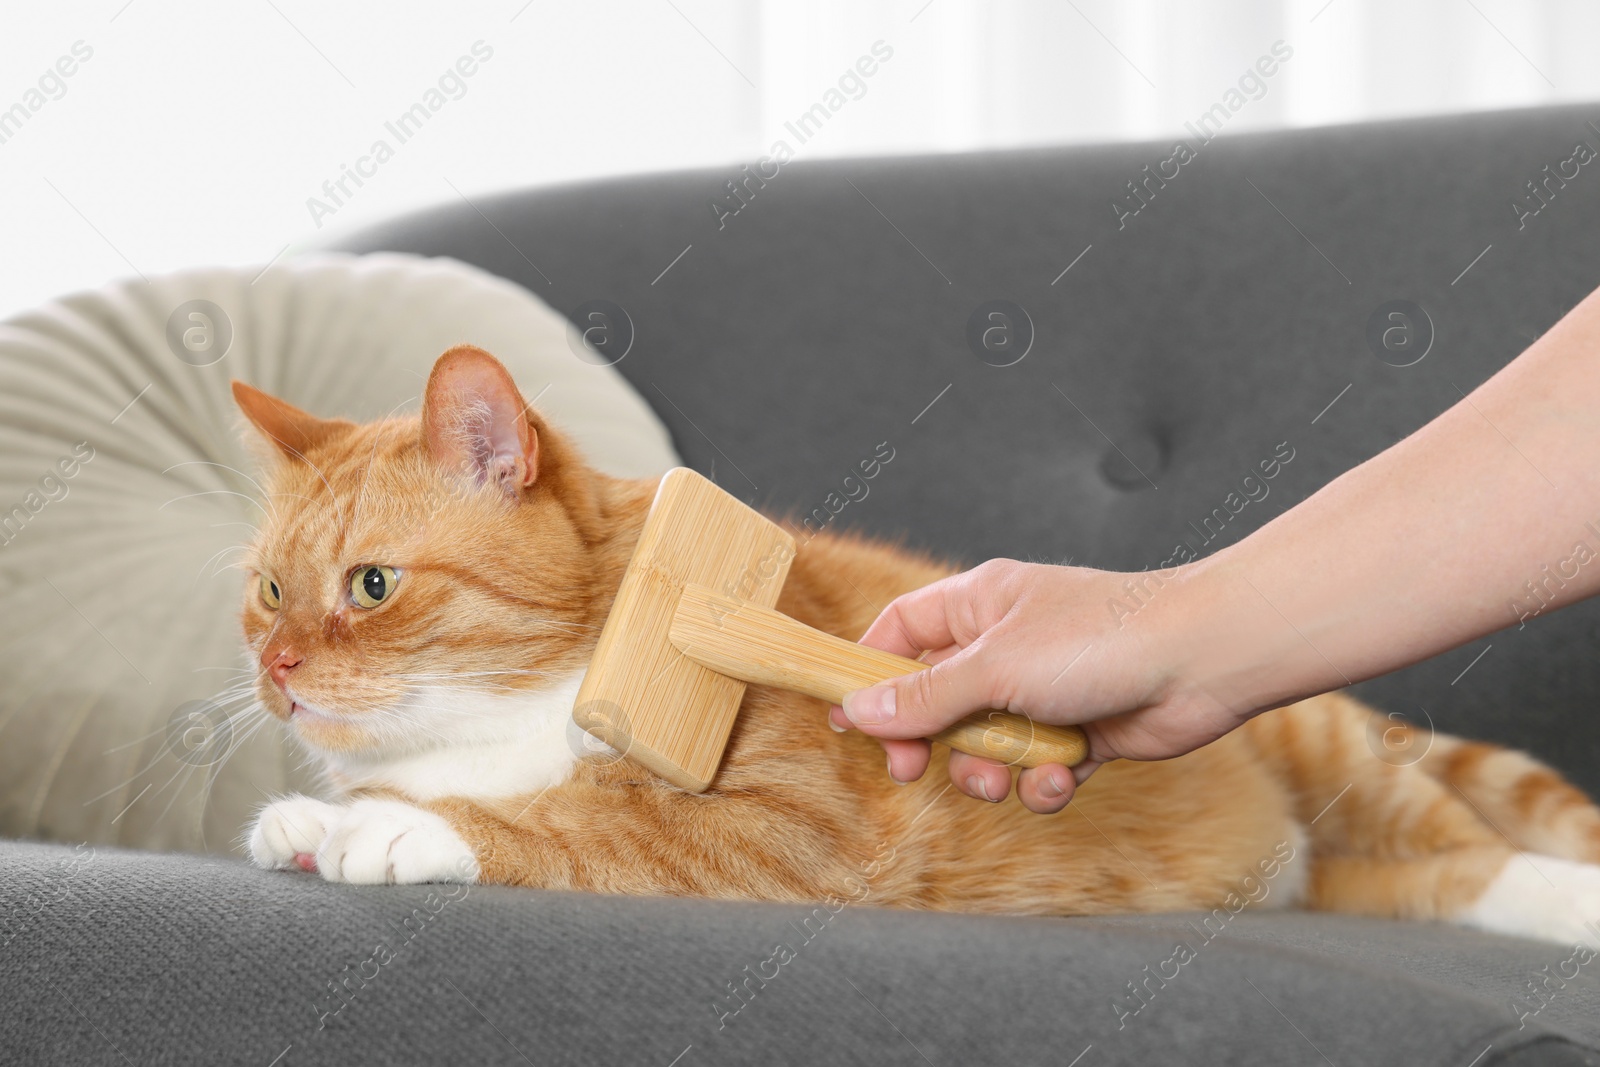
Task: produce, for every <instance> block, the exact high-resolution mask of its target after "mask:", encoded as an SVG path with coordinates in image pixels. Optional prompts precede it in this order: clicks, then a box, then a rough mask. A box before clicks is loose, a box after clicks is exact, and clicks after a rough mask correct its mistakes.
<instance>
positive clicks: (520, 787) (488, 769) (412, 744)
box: [323, 671, 585, 801]
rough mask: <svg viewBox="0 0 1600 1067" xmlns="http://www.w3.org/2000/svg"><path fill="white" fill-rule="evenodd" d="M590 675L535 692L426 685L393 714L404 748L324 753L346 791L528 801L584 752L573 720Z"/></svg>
mask: <svg viewBox="0 0 1600 1067" xmlns="http://www.w3.org/2000/svg"><path fill="white" fill-rule="evenodd" d="M582 681H583V672H582V671H578V672H576V673H575V674H573V675H571V676H569V677H567V678H563V679H561V680H559V681H558V682H556V683H555V684H554V685H551V686H546V687H543V688H540V689H538V690H529V691H517V692H507V691H500V692H496V691H489V690H485V691H477V692H474V691H470V690H462V689H458V688H448V687H431V686H418V687H416V688H415V689H414V690H412V692H411V693H410V695H409V696H408V697H407V699H406V700H405V701H404V702H402V703H401V704H400V705H398V706H396V707H394V708H391V709H386V711H385V715H386V718H387V719H388V722H387V723H386V725H392V726H393V731H392V732H393V733H394V735H395V736H396V743H395V744H393V745H391V746H389V747H388V749H387V750H386V751H384V752H382V753H361V754H351V753H333V754H328V753H324V754H323V755H324V758H325V759H326V761H327V763H328V767H329V770H330V771H331V772H332V774H333V778H334V780H335V782H336V783H337V784H338V785H339V786H341V787H342V788H346V789H356V788H361V787H387V788H390V789H395V790H398V791H400V792H401V793H404V794H405V795H406V796H408V797H410V798H412V799H414V800H419V801H420V800H434V799H437V798H440V797H465V798H468V799H475V800H494V799H500V798H508V797H521V796H527V795H529V794H532V793H538V792H540V791H541V790H544V789H548V788H550V787H551V786H554V785H559V784H560V783H561V782H563V781H565V780H566V778H567V776H568V775H570V774H571V773H572V768H573V765H574V764H576V763H577V761H578V758H579V756H580V755H581V754H584V751H585V750H584V748H583V746H582V745H581V744H580V743H579V741H580V740H581V737H580V735H579V731H578V728H577V727H576V726H575V725H573V723H572V702H573V700H574V698H575V697H576V696H577V692H578V685H579V683H581V682H582Z"/></svg>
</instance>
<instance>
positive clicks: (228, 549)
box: [194, 545, 250, 585]
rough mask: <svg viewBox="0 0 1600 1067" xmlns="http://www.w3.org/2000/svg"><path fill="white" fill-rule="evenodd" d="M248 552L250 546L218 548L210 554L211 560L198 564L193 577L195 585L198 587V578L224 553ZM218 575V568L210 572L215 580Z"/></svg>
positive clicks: (234, 565)
mask: <svg viewBox="0 0 1600 1067" xmlns="http://www.w3.org/2000/svg"><path fill="white" fill-rule="evenodd" d="M248 551H250V546H249V545H229V546H227V547H226V548H219V549H218V550H217V551H215V552H213V553H212V554H211V558H210V559H208V560H206V561H205V562H204V563H202V564H200V567H199V569H198V570H196V571H195V575H194V580H195V584H196V585H198V584H199V583H200V578H201V576H202V575H203V574H204V573H205V569H206V568H207V567H209V566H211V564H212V563H213V562H215V561H216V559H217V557H219V556H222V555H225V554H226V553H229V552H248ZM230 566H233V567H238V566H240V564H238V563H233V564H230ZM220 573H221V569H220V568H219V569H217V570H213V571H212V572H211V577H213V578H215V577H216V576H217V575H218V574H220Z"/></svg>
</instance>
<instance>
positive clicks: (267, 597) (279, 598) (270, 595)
mask: <svg viewBox="0 0 1600 1067" xmlns="http://www.w3.org/2000/svg"><path fill="white" fill-rule="evenodd" d="M261 602H262V603H263V604H265V605H266V606H267V607H269V608H271V609H272V610H273V611H277V610H278V609H279V608H280V607H282V606H283V594H282V593H280V592H278V583H277V582H275V581H273V580H272V579H271V578H268V577H267V576H266V575H265V574H263V575H262V576H261Z"/></svg>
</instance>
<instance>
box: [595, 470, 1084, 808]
mask: <svg viewBox="0 0 1600 1067" xmlns="http://www.w3.org/2000/svg"><path fill="white" fill-rule="evenodd" d="M794 553H795V547H794V539H793V538H792V537H790V536H789V535H788V534H787V533H785V532H784V531H783V530H781V529H779V528H778V526H777V525H776V524H774V523H773V522H772V521H771V520H769V519H767V518H766V517H765V516H763V515H761V514H759V513H758V512H756V511H755V510H753V509H751V508H749V507H746V506H745V505H744V504H742V503H740V502H739V501H738V500H736V499H734V498H733V497H732V496H730V495H728V494H727V493H725V492H723V491H722V490H721V489H719V488H717V487H716V486H715V485H713V484H712V483H711V482H709V481H707V480H706V479H705V478H702V477H701V476H700V475H698V474H696V473H695V472H693V471H691V470H688V469H687V468H684V467H678V468H675V469H673V470H671V471H669V472H667V474H666V476H665V477H663V478H662V479H661V485H660V488H659V489H657V491H656V498H655V501H654V503H652V504H651V505H650V514H649V515H648V516H647V517H646V519H645V523H644V530H643V532H642V533H641V534H640V536H639V543H638V546H637V547H636V548H635V549H634V552H633V559H632V560H631V561H630V562H629V564H628V569H627V571H626V572H625V573H624V574H623V577H622V584H621V586H620V587H619V588H618V590H617V599H616V602H615V604H614V605H613V606H612V609H611V614H610V616H609V617H608V618H607V619H606V622H605V626H604V628H603V629H602V630H601V631H600V641H599V643H598V644H597V645H596V646H595V651H594V658H593V660H591V661H590V664H589V672H588V674H587V675H586V676H585V677H584V680H583V685H582V686H580V687H579V689H578V696H577V699H576V701H575V702H574V705H573V709H572V718H573V721H574V722H576V723H577V724H578V725H579V726H580V727H582V728H583V729H585V730H587V731H588V732H590V733H591V734H593V735H595V736H596V737H598V738H600V740H602V741H604V742H605V743H606V744H608V745H610V746H611V747H612V748H614V749H616V750H617V751H619V752H622V753H624V754H626V755H628V756H631V757H633V758H634V759H636V760H638V761H639V762H640V763H642V764H644V765H645V766H646V767H648V768H650V770H652V771H653V772H655V773H656V774H658V775H660V776H661V777H662V778H665V779H666V780H667V781H669V782H671V783H672V784H674V785H676V786H679V787H680V788H683V789H687V790H689V791H690V792H694V793H700V792H704V791H705V790H706V789H707V788H708V787H709V786H710V785H711V780H712V778H714V777H715V776H716V773H717V765H718V764H719V763H721V762H722V751H723V749H724V748H725V747H726V746H727V743H728V734H729V731H731V730H732V728H733V719H734V716H735V715H737V714H738V711H739V703H740V701H741V700H743V699H744V690H745V684H746V683H748V682H754V683H756V684H758V685H769V686H775V687H777V688H779V689H788V690H792V691H794V692H797V693H806V694H808V695H810V696H814V697H819V698H821V699H823V700H828V701H831V702H833V703H835V704H837V703H838V702H839V701H840V700H842V699H843V698H844V695H845V694H846V693H848V692H850V691H852V690H855V689H860V688H863V687H864V686H869V685H873V684H874V683H877V682H882V681H886V680H888V679H890V678H897V677H899V676H900V675H903V674H911V673H913V672H915V671H920V670H926V669H927V666H928V665H927V664H925V663H918V662H917V661H916V660H911V659H906V658H905V657H903V656H896V655H893V654H892V653H888V652H882V651H879V650H878V649H873V648H867V647H865V646H863V645H858V644H855V643H854V642H851V641H845V640H843V639H841V638H838V637H834V636H833V635H832V634H826V633H823V632H822V631H821V630H816V629H813V628H812V627H810V626H807V625H805V624H804V623H800V622H796V621H795V620H794V619H791V618H789V617H788V616H787V615H783V614H780V613H779V612H777V611H774V610H772V605H774V604H776V603H777V602H778V593H779V591H780V590H781V589H782V588H783V581H784V578H785V577H787V576H788V573H789V562H790V560H792V559H793V558H794ZM932 740H935V741H939V742H941V743H943V744H946V745H949V746H950V747H951V748H954V749H958V750H959V751H962V752H967V753H971V754H972V755H975V756H984V757H987V758H989V759H995V760H999V761H1001V762H1002V763H1008V764H1018V765H1020V766H1023V767H1037V766H1039V765H1041V764H1045V763H1062V764H1066V765H1067V766H1069V767H1070V766H1075V765H1077V764H1078V763H1081V762H1082V761H1083V759H1084V758H1085V757H1086V756H1087V755H1088V751H1089V746H1088V741H1087V739H1086V738H1085V737H1084V734H1083V731H1082V730H1080V729H1078V728H1077V727H1075V726H1070V727H1064V728H1063V727H1056V726H1045V725H1042V724H1038V723H1035V722H1033V721H1032V720H1030V719H1028V718H1025V717H1024V716H1021V715H1014V714H1011V713H1009V712H1003V711H986V712H977V713H976V714H974V715H971V716H968V717H967V718H966V719H963V720H962V721H961V722H958V723H956V724H955V725H953V726H951V727H949V728H948V729H946V730H943V731H941V732H940V733H938V734H935V735H934V736H933V738H932Z"/></svg>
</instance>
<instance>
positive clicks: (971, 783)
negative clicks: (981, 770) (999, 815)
mask: <svg viewBox="0 0 1600 1067" xmlns="http://www.w3.org/2000/svg"><path fill="white" fill-rule="evenodd" d="M967 788H968V789H970V790H972V791H973V792H974V793H976V794H978V795H979V796H980V797H982V798H983V799H985V800H987V801H988V802H989V803H991V804H993V803H994V797H992V796H990V795H989V783H988V782H986V781H984V779H983V776H982V775H980V774H974V775H973V776H972V777H971V778H968V779H967Z"/></svg>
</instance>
